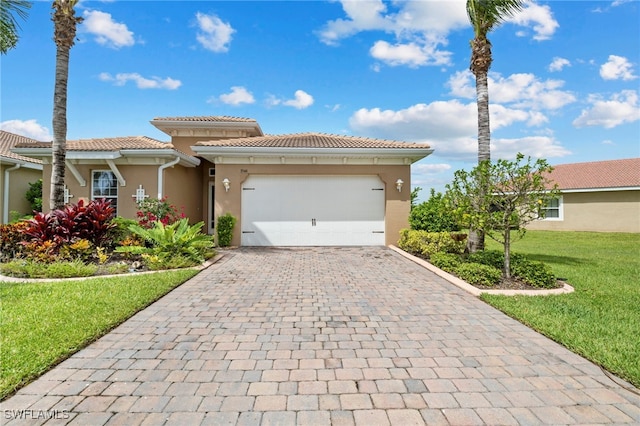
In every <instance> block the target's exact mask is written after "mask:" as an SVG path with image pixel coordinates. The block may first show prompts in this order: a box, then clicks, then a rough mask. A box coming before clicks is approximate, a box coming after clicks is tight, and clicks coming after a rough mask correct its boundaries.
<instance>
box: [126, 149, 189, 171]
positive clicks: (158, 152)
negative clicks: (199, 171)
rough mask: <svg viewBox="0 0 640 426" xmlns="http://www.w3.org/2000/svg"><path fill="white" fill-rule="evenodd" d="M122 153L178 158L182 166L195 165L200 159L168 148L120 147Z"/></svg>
mask: <svg viewBox="0 0 640 426" xmlns="http://www.w3.org/2000/svg"><path fill="white" fill-rule="evenodd" d="M120 152H121V153H122V155H123V156H124V157H127V158H133V157H137V158H154V159H158V158H162V159H166V160H174V159H176V157H177V158H179V159H180V162H179V164H180V165H181V166H183V167H197V166H198V165H200V159H199V158H196V157H193V156H191V155H187V154H184V153H182V152H179V151H175V150H168V149H144V150H142V149H122V150H120Z"/></svg>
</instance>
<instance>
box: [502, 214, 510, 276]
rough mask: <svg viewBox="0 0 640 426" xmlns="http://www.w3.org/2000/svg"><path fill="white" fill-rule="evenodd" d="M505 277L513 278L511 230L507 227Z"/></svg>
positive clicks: (505, 235) (505, 237)
mask: <svg viewBox="0 0 640 426" xmlns="http://www.w3.org/2000/svg"><path fill="white" fill-rule="evenodd" d="M503 272H504V277H505V278H506V279H509V278H511V228H510V224H509V225H507V229H506V232H505V234H504V271H503Z"/></svg>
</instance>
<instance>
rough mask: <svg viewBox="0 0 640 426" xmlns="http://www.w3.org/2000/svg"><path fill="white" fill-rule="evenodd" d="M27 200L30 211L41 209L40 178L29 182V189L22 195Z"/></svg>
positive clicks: (39, 210)
mask: <svg viewBox="0 0 640 426" xmlns="http://www.w3.org/2000/svg"><path fill="white" fill-rule="evenodd" d="M24 196H25V198H26V199H27V201H29V205H30V206H31V211H30V212H29V213H33V212H41V211H42V179H38V180H37V181H35V182H29V189H28V190H27V193H26V194H25V195H24Z"/></svg>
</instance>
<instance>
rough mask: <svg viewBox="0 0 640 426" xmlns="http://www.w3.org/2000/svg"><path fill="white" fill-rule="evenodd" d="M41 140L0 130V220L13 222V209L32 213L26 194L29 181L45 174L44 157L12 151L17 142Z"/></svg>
mask: <svg viewBox="0 0 640 426" xmlns="http://www.w3.org/2000/svg"><path fill="white" fill-rule="evenodd" d="M35 142H37V141H35V140H33V139H29V138H26V137H24V136H20V135H16V134H13V133H9V132H5V131H4V130H0V192H2V196H0V223H9V221H10V220H11V212H17V213H19V214H20V215H25V214H31V213H32V212H31V205H30V204H29V201H28V200H27V199H26V197H25V195H26V193H27V191H28V190H29V188H30V186H29V183H34V182H36V181H37V180H38V179H41V178H42V161H40V160H34V159H33V158H27V157H24V156H22V155H17V154H14V153H12V152H11V149H12V148H13V147H14V146H16V145H17V144H22V143H35Z"/></svg>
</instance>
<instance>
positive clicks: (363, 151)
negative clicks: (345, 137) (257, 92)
mask: <svg viewBox="0 0 640 426" xmlns="http://www.w3.org/2000/svg"><path fill="white" fill-rule="evenodd" d="M191 149H192V150H193V152H195V153H196V154H200V155H209V156H214V157H225V156H234V155H237V156H249V157H251V156H253V157H281V156H285V157H286V156H290V157H309V156H314V157H345V156H346V157H366V158H411V159H413V160H414V161H418V160H419V159H422V158H424V157H426V156H428V155H430V154H431V153H432V152H433V149H431V148H398V149H395V148H287V147H258V148H256V147H208V146H200V145H194V146H192V147H191ZM416 158H417V159H416Z"/></svg>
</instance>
